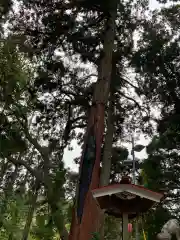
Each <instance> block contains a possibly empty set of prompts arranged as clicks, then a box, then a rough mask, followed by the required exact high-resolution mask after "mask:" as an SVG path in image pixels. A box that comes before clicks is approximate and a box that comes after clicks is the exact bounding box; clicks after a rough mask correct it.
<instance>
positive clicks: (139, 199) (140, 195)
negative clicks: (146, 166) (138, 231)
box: [92, 177, 163, 240]
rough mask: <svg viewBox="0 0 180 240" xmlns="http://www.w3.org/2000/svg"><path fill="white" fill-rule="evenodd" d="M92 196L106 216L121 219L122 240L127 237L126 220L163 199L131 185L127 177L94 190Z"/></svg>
mask: <svg viewBox="0 0 180 240" xmlns="http://www.w3.org/2000/svg"><path fill="white" fill-rule="evenodd" d="M92 194H93V197H94V198H95V199H96V201H97V204H98V205H99V207H100V208H101V209H103V210H105V212H106V213H107V214H109V215H112V216H115V217H118V218H120V217H122V219H123V240H126V239H127V236H128V219H132V218H135V217H136V216H138V215H139V214H141V213H145V212H146V211H148V210H149V209H150V208H151V207H152V206H153V205H154V204H155V203H158V202H160V201H161V199H162V198H163V194H161V193H157V192H153V191H150V190H149V189H147V188H144V187H142V186H138V185H135V184H131V183H130V180H129V178H127V177H126V178H123V179H122V180H121V182H120V183H119V184H113V185H109V186H106V187H101V188H98V189H95V190H93V191H92Z"/></svg>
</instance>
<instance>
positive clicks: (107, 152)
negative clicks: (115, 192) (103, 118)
mask: <svg viewBox="0 0 180 240" xmlns="http://www.w3.org/2000/svg"><path fill="white" fill-rule="evenodd" d="M113 115H114V101H113V93H111V97H110V103H109V108H108V118H107V132H106V136H105V144H104V151H103V159H102V169H101V176H100V185H101V186H106V185H108V184H109V180H110V174H111V155H112V144H113V135H114V119H113ZM104 224H105V214H104V211H102V218H101V229H100V238H101V240H102V239H104Z"/></svg>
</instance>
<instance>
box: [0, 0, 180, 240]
mask: <svg viewBox="0 0 180 240" xmlns="http://www.w3.org/2000/svg"><path fill="white" fill-rule="evenodd" d="M158 2H159V3H161V8H158V9H156V10H154V11H151V9H150V8H149V2H148V1H146V0H141V1H136V0H133V1H132V0H127V1H123V0H122V1H120V2H118V4H117V6H115V5H113V4H112V1H109V0H106V1H101V0H98V1H89V0H84V1H78V0H73V1H63V0H58V1H54V0H48V1H47V0H41V1H40V0H35V1H32V0H26V1H23V0H20V1H15V2H14V1H8V0H6V1H5V0H4V1H1V2H0V38H1V41H0V239H2V240H6V239H7V240H19V239H21V240H38V239H41V240H42V239H43V240H49V239H59V238H60V239H63V240H64V239H65V240H67V239H68V232H69V229H70V224H71V218H72V216H71V212H72V206H73V202H74V199H75V196H76V190H75V189H76V185H77V182H78V177H79V174H78V173H77V172H75V171H74V169H72V168H67V167H65V165H66V164H65V163H66V156H64V152H65V150H67V149H69V151H71V150H72V149H73V142H74V141H76V142H77V143H78V144H79V145H80V146H82V143H83V140H84V132H85V128H86V126H87V121H88V116H89V110H90V107H91V104H92V100H93V92H94V89H95V86H96V81H97V80H98V78H99V76H100V74H101V73H102V72H103V71H105V70H104V69H105V68H104V67H103V64H102V62H103V59H104V55H105V47H107V46H105V43H106V40H107V39H108V38H110V36H108V31H109V29H108V28H106V26H107V23H108V21H109V20H110V14H109V12H110V11H114V13H115V33H114V34H115V39H114V46H113V48H112V49H110V50H111V52H112V61H111V65H112V74H111V76H110V78H111V83H110V94H109V98H108V103H107V106H106V109H105V132H104V140H103V146H102V157H101V165H102V169H101V184H102V185H106V184H109V183H110V184H111V183H114V182H118V181H119V180H120V178H121V176H122V171H123V170H124V166H125V162H126V160H130V159H132V156H131V145H130V141H131V136H132V134H135V148H134V150H135V154H137V152H141V151H142V150H143V149H144V150H143V151H144V152H146V154H144V156H143V158H141V159H137V162H138V165H137V166H138V168H139V169H137V171H136V177H137V178H138V177H139V175H143V174H144V176H145V178H146V180H145V181H146V182H147V184H148V188H150V189H153V190H156V191H163V192H165V193H166V198H165V200H164V201H163V202H162V203H161V204H160V205H159V206H156V207H155V208H153V209H151V211H150V212H148V213H147V214H146V215H144V222H143V226H144V229H145V231H146V233H147V236H148V239H152V238H154V237H155V235H156V234H157V232H158V231H160V229H161V227H162V225H163V224H164V223H165V222H166V221H167V220H168V219H169V218H171V217H175V218H178V219H179V212H180V211H179V200H180V199H179V198H180V189H179V185H180V174H179V170H180V156H179V147H180V125H179V120H180V94H179V92H180V82H179V76H180V72H179V69H180V68H179V55H180V54H179V53H180V46H179V40H180V39H179V38H180V35H179V30H180V20H179V19H180V4H179V2H178V1H171V2H170V4H168V5H167V4H166V2H167V1H160V0H159V1H158ZM114 3H115V1H114ZM15 6H16V7H15ZM106 71H107V69H106ZM98 94H101V93H100V92H98ZM142 135H143V136H145V137H147V138H148V139H149V143H148V145H147V146H145V144H144V143H143V142H139V141H138V139H139V137H140V136H142ZM136 142H138V143H137V144H136ZM127 146H128V147H127ZM73 161H75V163H76V164H77V165H78V164H79V158H76V159H72V162H73ZM130 168H132V165H130ZM104 169H105V170H104ZM120 224H121V220H119V219H114V218H112V217H108V216H106V219H105V223H104V234H103V235H104V239H106V240H110V239H117V240H118V239H120V238H121V231H120ZM139 227H140V238H142V226H141V223H140V222H139ZM132 237H133V238H135V232H134V231H133V234H132ZM94 238H98V236H94Z"/></svg>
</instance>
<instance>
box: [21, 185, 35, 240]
mask: <svg viewBox="0 0 180 240" xmlns="http://www.w3.org/2000/svg"><path fill="white" fill-rule="evenodd" d="M37 197H38V188H37V189H36V191H35V193H32V199H31V205H30V208H29V212H28V215H27V218H26V224H25V226H24V230H23V234H22V238H21V240H27V239H28V235H29V232H30V228H31V223H32V219H33V215H34V211H35V209H36V201H37Z"/></svg>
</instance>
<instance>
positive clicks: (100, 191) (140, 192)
mask: <svg viewBox="0 0 180 240" xmlns="http://www.w3.org/2000/svg"><path fill="white" fill-rule="evenodd" d="M123 192H127V193H130V194H132V195H135V196H139V197H141V198H146V199H149V200H151V201H153V202H160V201H161V199H162V198H163V196H164V195H163V194H162V193H158V192H154V191H151V190H149V189H147V188H145V187H143V186H139V185H135V184H131V183H130V184H122V183H119V184H112V185H108V186H105V187H100V188H97V189H94V190H92V194H93V196H94V197H95V198H99V197H103V196H107V195H114V194H115V195H116V196H118V195H119V194H120V193H121V194H122V193H123ZM126 200H127V199H126Z"/></svg>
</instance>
